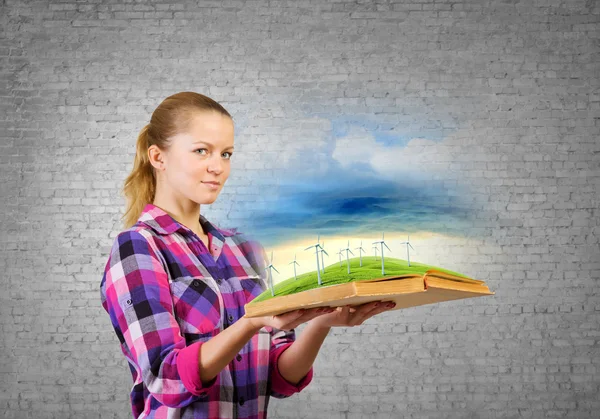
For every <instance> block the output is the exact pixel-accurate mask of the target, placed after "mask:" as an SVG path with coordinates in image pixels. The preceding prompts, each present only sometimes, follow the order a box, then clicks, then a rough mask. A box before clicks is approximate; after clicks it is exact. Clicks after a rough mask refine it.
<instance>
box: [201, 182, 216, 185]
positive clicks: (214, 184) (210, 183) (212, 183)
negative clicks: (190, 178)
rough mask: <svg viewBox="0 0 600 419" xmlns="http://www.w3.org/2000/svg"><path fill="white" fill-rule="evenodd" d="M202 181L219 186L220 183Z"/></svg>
mask: <svg viewBox="0 0 600 419" xmlns="http://www.w3.org/2000/svg"><path fill="white" fill-rule="evenodd" d="M202 183H208V184H209V185H215V186H219V185H220V183H219V182H202Z"/></svg>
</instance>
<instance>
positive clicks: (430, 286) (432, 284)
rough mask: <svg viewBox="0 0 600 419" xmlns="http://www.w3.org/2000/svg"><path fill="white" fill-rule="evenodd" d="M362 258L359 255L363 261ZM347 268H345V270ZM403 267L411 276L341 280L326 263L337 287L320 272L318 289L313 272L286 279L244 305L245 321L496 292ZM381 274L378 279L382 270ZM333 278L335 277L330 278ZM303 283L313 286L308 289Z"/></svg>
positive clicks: (436, 271)
mask: <svg viewBox="0 0 600 419" xmlns="http://www.w3.org/2000/svg"><path fill="white" fill-rule="evenodd" d="M356 259H358V258H356ZM365 259H366V258H365V257H363V261H364V260H365ZM395 261H396V262H398V265H399V267H400V268H401V266H402V265H405V263H402V262H405V261H402V260H399V259H395ZM354 262H355V261H353V263H352V264H351V267H352V269H355V270H356V271H357V272H356V275H355V276H358V277H359V276H360V275H358V273H359V272H360V270H359V269H357V268H358V266H353V265H354ZM367 262H368V261H367ZM393 262H394V259H392V258H390V259H389V262H388V258H386V260H385V264H386V267H387V266H388V264H389V265H393ZM379 263H380V262H379ZM346 267H347V266H346V265H345V264H344V266H343V269H344V271H345V269H346ZM404 268H405V270H411V271H412V272H408V273H404V274H390V275H389V276H388V274H387V272H386V275H385V276H383V277H379V278H367V279H361V278H354V279H353V278H352V277H351V275H347V278H348V279H347V280H346V281H344V280H341V281H340V275H341V272H340V268H338V267H337V266H333V265H330V266H328V267H326V268H325V270H327V269H330V273H331V272H332V271H334V273H333V274H332V275H330V276H329V282H337V283H334V284H331V285H328V277H327V273H328V272H325V273H321V276H322V284H321V285H318V283H317V279H316V278H317V275H316V273H315V272H312V273H309V274H308V275H306V274H305V277H298V278H290V279H287V280H285V281H283V282H282V283H279V284H277V285H276V286H275V287H274V290H276V292H275V296H272V295H271V290H270V289H267V290H266V291H264V292H263V293H262V294H260V295H259V296H257V297H256V298H255V299H254V300H252V301H250V302H249V303H247V304H246V305H245V307H244V308H245V310H246V317H258V316H272V315H277V314H281V313H285V312H287V311H292V310H297V309H301V308H306V309H308V308H314V307H325V306H327V307H339V306H343V305H351V306H356V305H360V304H364V303H368V302H371V301H395V302H396V306H395V307H394V308H393V309H392V310H398V309H401V308H407V307H415V306H420V305H425V304H433V303H439V302H442V301H450V300H458V299H463V298H472V297H482V296H485V295H494V294H495V293H494V292H491V291H490V289H489V288H488V287H487V286H486V285H485V282H484V281H480V280H476V279H472V278H468V277H466V276H464V275H462V274H459V273H456V272H452V271H448V270H446V269H441V268H436V267H432V266H429V265H424V264H420V263H415V262H411V265H410V266H409V267H406V266H404ZM386 270H387V268H386ZM390 270H391V271H393V270H394V267H393V266H392V267H391V269H390ZM371 272H373V271H372V270H371ZM379 274H380V275H381V268H380V270H379ZM371 275H372V273H371ZM313 277H314V278H313ZM331 277H336V278H337V279H335V280H331ZM307 281H310V282H311V284H310V285H308V286H307V284H306V282H307Z"/></svg>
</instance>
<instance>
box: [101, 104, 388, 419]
mask: <svg viewBox="0 0 600 419" xmlns="http://www.w3.org/2000/svg"><path fill="white" fill-rule="evenodd" d="M233 137H234V126H233V120H232V118H231V115H229V113H228V112H227V111H226V110H225V109H224V108H223V107H222V106H221V105H220V104H218V103H217V102H215V101H214V100H212V99H210V98H208V97H206V96H203V95H201V94H198V93H193V92H182V93H178V94H175V95H172V96H170V97H168V98H166V99H165V100H164V101H163V102H162V103H161V104H160V105H159V106H158V108H157V109H156V110H155V111H154V112H153V114H152V118H151V120H150V123H149V124H148V125H147V126H146V127H144V128H143V129H142V131H141V133H140V135H139V137H138V140H137V154H136V156H135V161H134V167H133V171H132V173H131V174H130V175H129V176H128V178H127V179H126V181H125V187H124V189H123V191H124V193H125V195H126V197H127V198H128V208H127V211H126V213H125V216H124V218H125V227H126V230H124V231H122V232H120V233H119V234H118V236H117V237H116V239H115V241H114V244H113V246H112V249H111V253H110V256H109V259H108V261H107V263H106V267H105V271H104V276H103V278H102V282H101V286H100V289H101V300H102V306H103V307H104V309H105V310H106V311H107V313H108V314H109V316H110V320H111V323H112V325H113V327H114V330H115V333H116V335H117V337H118V339H119V342H120V344H121V350H122V352H123V354H124V355H125V357H126V358H127V361H128V363H129V368H130V371H131V374H132V378H133V387H132V389H131V394H130V399H131V407H132V413H133V416H134V417H135V418H265V417H266V412H267V406H268V402H269V397H270V396H274V397H277V398H285V397H289V396H290V395H292V394H294V393H296V392H299V391H301V390H302V389H303V388H304V387H306V386H307V385H308V383H309V382H310V381H311V380H312V374H313V369H312V364H313V362H314V360H315V358H316V356H317V353H318V351H319V349H320V347H321V345H322V343H323V341H324V339H325V337H326V336H327V334H328V332H329V330H330V328H331V327H333V326H354V325H359V324H361V323H362V322H364V321H365V320H366V319H368V318H369V317H371V316H373V315H375V314H378V313H381V312H382V311H385V310H387V309H389V308H390V307H389V306H388V305H387V304H379V306H377V307H376V305H377V303H370V304H365V305H362V306H359V307H357V308H350V307H344V308H339V309H332V308H328V309H310V310H296V311H292V312H289V313H284V314H281V315H278V316H266V317H258V318H247V317H245V316H244V305H245V304H246V303H247V302H248V301H250V300H252V299H253V298H254V297H256V296H257V295H258V294H260V293H261V292H262V291H264V290H265V288H266V286H265V281H264V276H265V262H266V254H265V251H264V249H263V247H262V246H261V245H260V244H259V243H258V242H256V241H253V240H249V239H248V238H246V237H245V236H244V235H243V234H241V233H239V232H237V231H235V230H225V229H221V228H218V227H217V226H215V225H214V224H212V223H211V222H209V221H208V220H207V219H206V218H205V217H204V216H202V215H201V214H200V206H201V205H208V204H212V203H213V202H214V201H215V200H216V199H217V197H218V195H219V192H220V191H221V189H222V188H223V186H224V185H225V182H226V181H227V178H228V176H229V172H230V162H231V160H230V159H231V156H232V152H233V148H234V147H233ZM305 322H308V324H307V325H306V327H305V328H304V330H303V332H302V334H301V335H300V336H299V337H298V339H296V336H295V331H294V329H295V328H296V327H297V326H298V325H300V324H302V323H305Z"/></svg>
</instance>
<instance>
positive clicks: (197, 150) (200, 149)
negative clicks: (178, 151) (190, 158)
mask: <svg viewBox="0 0 600 419" xmlns="http://www.w3.org/2000/svg"><path fill="white" fill-rule="evenodd" d="M201 150H204V151H208V150H207V149H206V148H199V149H198V150H194V151H201Z"/></svg>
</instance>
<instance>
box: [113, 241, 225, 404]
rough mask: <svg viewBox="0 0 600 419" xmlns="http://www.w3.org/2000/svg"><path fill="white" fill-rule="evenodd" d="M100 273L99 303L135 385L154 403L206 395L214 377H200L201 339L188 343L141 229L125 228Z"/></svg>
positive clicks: (165, 281)
mask: <svg viewBox="0 0 600 419" xmlns="http://www.w3.org/2000/svg"><path fill="white" fill-rule="evenodd" d="M104 275H105V276H104V278H103V285H102V305H103V307H104V309H105V310H106V311H107V312H108V313H109V315H110V318H111V322H112V324H113V327H114V330H115V332H116V334H117V337H118V338H119V340H120V342H121V345H122V348H123V352H124V353H125V355H126V356H127V358H128V359H129V362H130V363H132V364H133V365H132V368H133V369H134V370H135V371H136V372H137V374H134V384H139V383H141V382H142V381H143V384H144V386H145V387H146V388H147V389H148V391H149V392H150V394H151V395H152V396H153V397H154V398H155V399H156V400H158V402H160V403H161V404H163V405H165V406H168V407H175V408H181V407H185V406H187V405H189V404H190V403H192V402H194V401H196V400H198V398H199V397H200V396H202V395H203V394H205V393H207V392H208V390H209V389H210V388H211V387H212V386H213V385H214V384H215V382H216V380H217V377H215V378H213V379H212V380H211V381H210V382H208V383H202V382H201V380H200V371H199V362H198V354H199V351H200V346H201V345H202V344H203V342H196V343H194V344H192V345H190V346H186V341H185V339H184V338H183V336H182V332H181V330H180V328H179V324H178V323H177V320H176V318H175V314H174V307H173V300H172V297H171V290H170V287H169V282H168V274H167V272H166V270H165V267H164V265H163V262H161V259H160V258H159V256H158V251H157V249H155V248H154V247H153V246H152V244H151V243H150V241H149V240H148V239H147V238H146V237H145V236H144V235H142V234H141V233H140V232H137V231H126V232H123V233H121V234H119V236H117V238H116V240H115V242H114V244H113V246H112V249H111V254H110V257H109V260H108V262H107V264H106V269H105V273H104Z"/></svg>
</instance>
